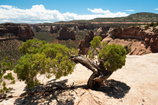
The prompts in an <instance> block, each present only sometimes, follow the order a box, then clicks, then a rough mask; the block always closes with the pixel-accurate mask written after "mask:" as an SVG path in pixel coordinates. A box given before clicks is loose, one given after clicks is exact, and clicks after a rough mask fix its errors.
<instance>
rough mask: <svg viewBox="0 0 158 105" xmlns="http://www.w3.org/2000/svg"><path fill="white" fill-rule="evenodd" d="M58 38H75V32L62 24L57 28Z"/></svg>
mask: <svg viewBox="0 0 158 105" xmlns="http://www.w3.org/2000/svg"><path fill="white" fill-rule="evenodd" d="M57 39H58V40H67V39H71V40H75V39H76V38H75V33H74V31H70V30H69V29H68V28H67V26H63V27H62V28H61V29H60V30H59V35H58V36H57Z"/></svg>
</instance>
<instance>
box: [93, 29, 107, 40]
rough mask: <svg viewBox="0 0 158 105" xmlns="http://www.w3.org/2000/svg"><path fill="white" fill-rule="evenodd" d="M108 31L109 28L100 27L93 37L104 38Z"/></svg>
mask: <svg viewBox="0 0 158 105" xmlns="http://www.w3.org/2000/svg"><path fill="white" fill-rule="evenodd" d="M108 30H109V27H105V26H101V27H100V28H99V29H98V30H97V32H96V33H95V36H101V37H102V39H103V38H105V37H106V36H107V35H106V32H107V31H108Z"/></svg>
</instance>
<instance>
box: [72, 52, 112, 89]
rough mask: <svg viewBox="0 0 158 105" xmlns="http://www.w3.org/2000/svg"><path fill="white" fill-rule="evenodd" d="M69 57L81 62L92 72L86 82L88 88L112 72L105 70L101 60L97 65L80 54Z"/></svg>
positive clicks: (97, 83)
mask: <svg viewBox="0 0 158 105" xmlns="http://www.w3.org/2000/svg"><path fill="white" fill-rule="evenodd" d="M70 59H71V60H72V61H74V62H76V63H81V64H82V65H83V66H85V67H86V68H88V69H90V70H91V71H92V72H93V73H92V75H91V76H90V78H89V80H88V82H87V86H88V88H94V87H96V86H98V85H99V84H101V83H102V82H103V81H104V80H106V79H107V78H108V77H110V75H111V74H112V73H113V72H112V71H108V70H105V68H104V66H103V64H102V63H101V62H100V64H99V65H97V64H95V63H93V62H92V61H90V60H89V59H88V58H86V57H84V56H82V55H78V56H72V57H71V58H70Z"/></svg>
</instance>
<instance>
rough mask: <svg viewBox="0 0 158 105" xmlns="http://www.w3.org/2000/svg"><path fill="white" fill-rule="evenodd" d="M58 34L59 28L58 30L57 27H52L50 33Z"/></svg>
mask: <svg viewBox="0 0 158 105" xmlns="http://www.w3.org/2000/svg"><path fill="white" fill-rule="evenodd" d="M57 32H58V28H57V26H51V27H50V33H52V34H53V33H57Z"/></svg>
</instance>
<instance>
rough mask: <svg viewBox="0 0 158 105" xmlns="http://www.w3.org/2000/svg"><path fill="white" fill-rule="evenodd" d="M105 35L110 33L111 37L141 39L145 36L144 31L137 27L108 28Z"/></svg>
mask: <svg viewBox="0 0 158 105" xmlns="http://www.w3.org/2000/svg"><path fill="white" fill-rule="evenodd" d="M107 35H110V37H112V38H120V39H129V38H132V39H139V40H142V39H143V38H144V36H145V32H144V31H143V30H142V29H141V28H139V27H128V28H110V29H109V31H108V33H107Z"/></svg>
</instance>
